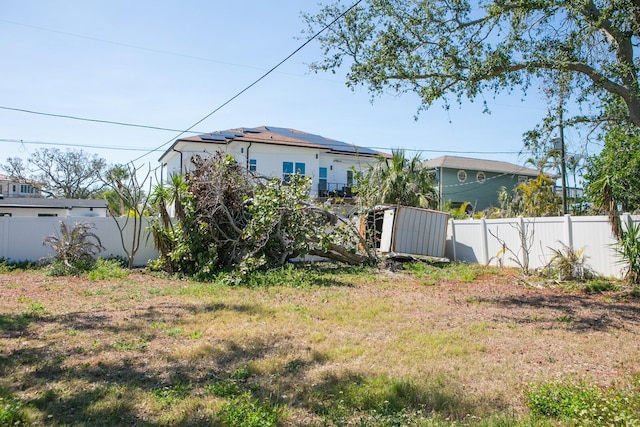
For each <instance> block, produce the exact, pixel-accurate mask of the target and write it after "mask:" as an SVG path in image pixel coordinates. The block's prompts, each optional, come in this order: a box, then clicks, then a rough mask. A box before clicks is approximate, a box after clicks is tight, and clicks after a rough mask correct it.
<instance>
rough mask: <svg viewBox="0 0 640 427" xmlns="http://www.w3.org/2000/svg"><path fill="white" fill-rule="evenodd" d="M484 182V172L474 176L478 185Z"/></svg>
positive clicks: (485, 178)
mask: <svg viewBox="0 0 640 427" xmlns="http://www.w3.org/2000/svg"><path fill="white" fill-rule="evenodd" d="M486 180H487V176H486V175H485V173H484V172H478V173H477V174H476V181H478V182H479V183H480V184H484V182H485V181H486Z"/></svg>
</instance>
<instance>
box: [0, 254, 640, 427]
mask: <svg viewBox="0 0 640 427" xmlns="http://www.w3.org/2000/svg"><path fill="white" fill-rule="evenodd" d="M435 268H437V270H433V269H435ZM456 271H459V273H460V274H459V275H458V276H460V277H459V278H455V277H457V276H456ZM283 277H284V279H283V281H282V282H281V283H278V276H277V272H272V273H270V275H269V276H268V277H267V278H256V279H255V281H254V283H253V284H252V287H251V288H246V287H228V286H224V285H221V284H216V283H213V284H211V283H198V282H192V281H187V280H178V279H172V278H166V277H160V276H155V275H151V274H147V273H144V272H136V273H132V274H130V275H129V276H128V277H126V278H120V279H114V280H97V281H89V280H87V279H83V278H59V277H58V278H52V277H48V276H45V275H44V274H43V273H41V272H38V271H30V272H21V271H8V272H4V273H0V293H1V297H2V298H0V398H1V399H2V401H0V403H1V404H0V421H2V420H3V418H2V416H3V415H2V414H3V413H4V414H5V415H6V414H9V415H11V414H13V416H14V417H18V418H17V420H18V421H23V422H25V423H27V424H33V425H63V424H69V425H76V424H84V425H114V426H115V425H240V424H242V423H247V424H246V425H311V426H324V425H327V426H332V425H358V424H361V425H368V426H383V425H452V424H454V423H457V425H459V424H465V425H514V424H518V423H529V424H531V423H532V421H531V420H532V419H531V418H530V416H531V415H530V408H531V407H532V403H531V399H532V396H533V395H532V394H531V392H530V390H532V389H531V385H532V384H534V385H535V384H547V383H558V382H560V383H563V382H565V381H576V382H580V381H584V382H585V383H587V384H592V385H594V386H597V387H608V386H611V385H614V386H615V384H627V383H633V382H632V379H633V378H634V375H637V374H639V372H638V370H637V360H638V357H639V356H640V343H639V342H638V340H637V339H636V338H637V335H638V334H639V333H640V316H638V314H640V311H639V308H640V303H639V302H638V300H636V299H634V298H633V297H629V296H628V295H625V294H624V293H623V291H620V292H618V293H610V292H609V293H604V294H587V293H584V292H581V291H579V290H574V291H571V292H565V291H561V290H557V289H532V288H525V287H522V286H519V285H518V284H517V283H518V281H517V278H516V277H515V276H514V275H513V272H511V271H496V270H486V269H482V268H481V267H469V266H455V265H454V266H450V267H443V268H440V267H429V268H426V267H415V266H413V267H412V269H411V270H410V271H404V272H403V271H398V272H389V271H384V270H378V271H372V270H355V271H353V272H351V271H349V270H346V269H342V268H337V269H336V268H329V266H325V267H315V268H310V267H304V266H300V267H297V268H292V269H288V270H287V271H286V272H285V274H284V276H283ZM284 280H286V281H284ZM469 280H471V281H469ZM630 381H631V382H630ZM570 390H573V389H570ZM543 391H545V392H546V389H543ZM534 397H536V398H537V399H538V400H537V401H538V402H542V403H540V405H542V404H543V403H544V402H546V401H545V400H544V396H542V397H540V396H537V395H536V396H534ZM3 405H4V406H3ZM3 408H4V409H3ZM3 411H4V412H3ZM536 416H540V415H539V414H538V415H536ZM7 417H8V415H7ZM7 419H9V418H7ZM251 420H254V421H251ZM14 421H15V420H14ZM251 422H253V423H254V424H251ZM544 422H546V421H544V420H542V421H541V420H540V419H538V420H537V421H535V423H537V424H539V423H544ZM0 424H2V423H1V422H0Z"/></svg>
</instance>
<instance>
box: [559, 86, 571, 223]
mask: <svg viewBox="0 0 640 427" xmlns="http://www.w3.org/2000/svg"><path fill="white" fill-rule="evenodd" d="M563 99H564V96H562V95H561V96H560V106H559V112H558V113H559V114H558V116H559V118H560V173H561V175H562V213H563V214H565V215H566V214H567V213H568V211H569V209H568V207H567V156H566V150H565V144H564V123H563V121H562V116H563V114H562V113H563V111H564V105H563Z"/></svg>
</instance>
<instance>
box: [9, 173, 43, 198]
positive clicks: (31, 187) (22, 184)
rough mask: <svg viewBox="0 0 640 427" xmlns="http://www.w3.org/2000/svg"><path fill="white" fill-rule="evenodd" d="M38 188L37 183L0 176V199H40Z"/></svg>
mask: <svg viewBox="0 0 640 427" xmlns="http://www.w3.org/2000/svg"><path fill="white" fill-rule="evenodd" d="M40 188H41V184H40V183H39V182H36V181H33V180H30V179H21V178H12V177H10V176H7V175H2V174H0V197H4V198H8V197H42V193H41V192H40Z"/></svg>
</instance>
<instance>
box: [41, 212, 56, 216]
mask: <svg viewBox="0 0 640 427" xmlns="http://www.w3.org/2000/svg"><path fill="white" fill-rule="evenodd" d="M38 216H58V214H54V213H39V214H38Z"/></svg>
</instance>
